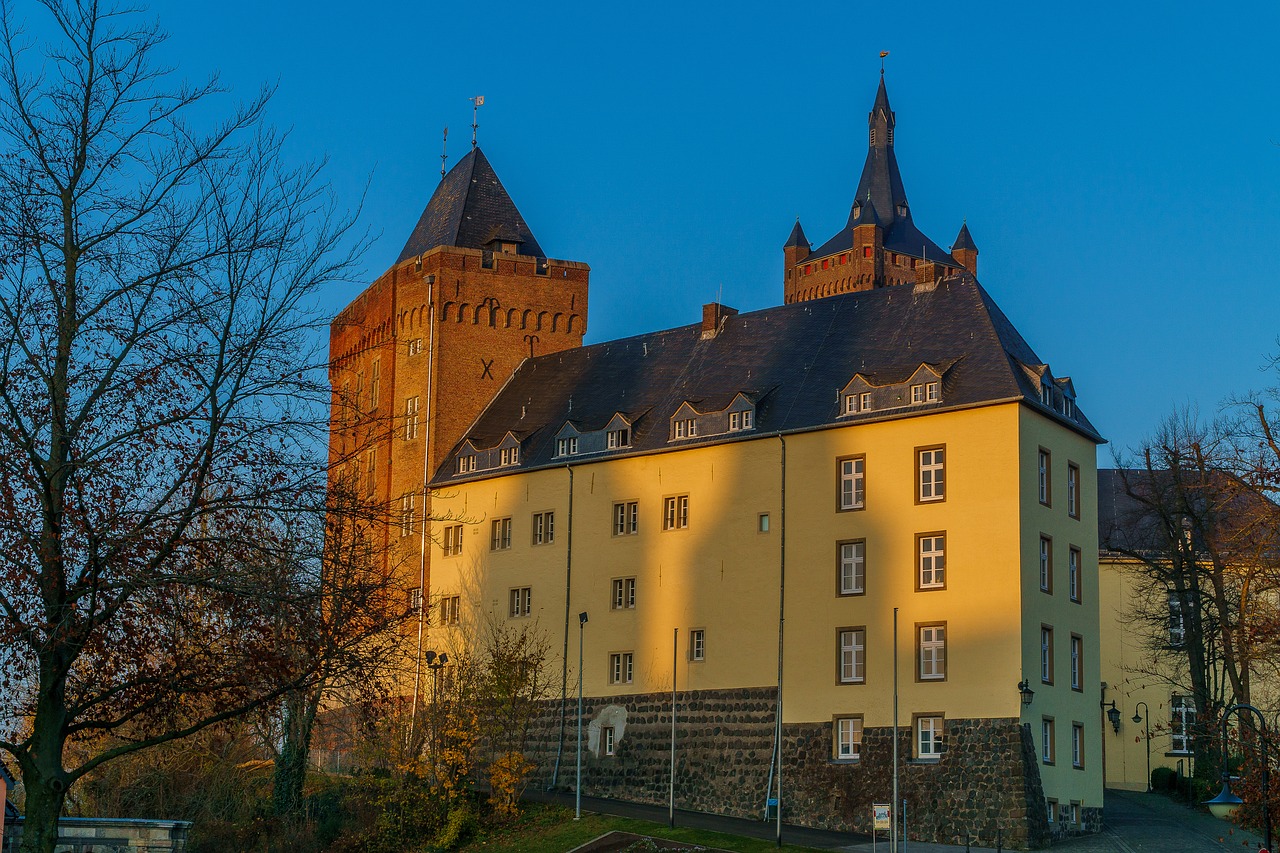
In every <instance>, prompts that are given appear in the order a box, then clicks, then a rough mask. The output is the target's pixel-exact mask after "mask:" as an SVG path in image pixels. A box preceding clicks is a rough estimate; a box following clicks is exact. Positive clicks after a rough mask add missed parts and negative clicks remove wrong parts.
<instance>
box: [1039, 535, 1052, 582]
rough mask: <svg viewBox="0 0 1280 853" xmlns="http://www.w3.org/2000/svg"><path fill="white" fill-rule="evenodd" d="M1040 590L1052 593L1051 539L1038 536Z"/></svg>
mask: <svg viewBox="0 0 1280 853" xmlns="http://www.w3.org/2000/svg"><path fill="white" fill-rule="evenodd" d="M1040 591H1041V592H1047V593H1049V594H1050V595H1052V594H1053V540H1052V539H1051V538H1049V537H1048V536H1043V535H1042V536H1041V537H1040Z"/></svg>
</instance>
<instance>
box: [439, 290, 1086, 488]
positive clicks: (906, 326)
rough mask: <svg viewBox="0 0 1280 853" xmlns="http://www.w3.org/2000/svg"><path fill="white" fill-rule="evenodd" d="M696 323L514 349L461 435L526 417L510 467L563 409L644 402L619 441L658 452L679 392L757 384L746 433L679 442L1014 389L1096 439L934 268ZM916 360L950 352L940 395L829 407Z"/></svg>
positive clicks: (1009, 340)
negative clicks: (514, 359) (857, 385)
mask: <svg viewBox="0 0 1280 853" xmlns="http://www.w3.org/2000/svg"><path fill="white" fill-rule="evenodd" d="M701 333H702V326H701V324H700V323H694V324H692V325H690V326H683V327H681V328H677V329H668V330H666V331H661V332H653V333H650V334H645V335H639V336H637V337H633V338H625V339H623V340H618V341H609V342H607V343H602V344H595V345H592V346H587V347H581V348H579V349H573V350H566V351H565V352H561V353H555V354H551V355H545V356H539V357H537V358H533V359H527V360H525V361H524V362H523V363H522V364H521V366H520V367H519V368H518V369H517V370H516V372H515V373H514V374H512V376H511V378H510V379H509V380H508V382H507V384H506V385H505V386H504V387H503V389H502V391H501V392H500V393H499V394H498V396H497V397H495V398H494V400H493V401H492V402H491V403H490V404H489V406H488V407H486V408H485V410H484V411H483V412H482V413H481V415H480V416H479V418H477V419H476V421H475V423H474V424H472V426H471V428H470V429H469V430H468V431H467V434H466V436H465V440H470V441H471V442H472V443H473V444H474V445H475V446H477V447H493V446H495V445H496V444H497V443H498V442H499V441H501V440H502V438H503V436H505V435H506V434H507V432H508V431H509V430H529V431H531V432H530V435H529V438H528V439H527V440H526V441H525V442H524V445H523V448H522V451H521V454H520V460H521V461H520V466H521V468H524V469H528V468H542V467H547V466H551V465H562V464H564V458H563V457H559V458H557V457H556V456H555V453H556V447H555V434H556V431H557V430H559V429H560V428H561V426H562V425H563V424H564V423H565V422H566V421H568V420H570V419H573V420H574V421H576V422H578V423H582V424H588V425H590V424H604V423H606V422H607V421H608V420H609V418H611V417H613V415H614V413H615V412H618V411H644V412H645V414H644V416H643V417H641V418H638V419H637V420H636V422H635V425H634V427H633V429H632V435H631V442H632V443H631V446H630V448H628V449H627V450H625V451H619V454H620V455H625V454H631V453H652V452H660V451H665V450H668V449H672V448H673V447H674V445H672V444H671V442H670V441H669V436H670V432H669V424H670V419H671V416H672V415H673V414H674V413H675V412H676V411H677V410H678V409H679V408H680V406H681V405H682V404H683V403H685V402H686V401H691V400H716V401H726V400H728V399H731V398H732V397H733V395H734V394H736V393H738V392H751V391H761V390H763V389H769V391H768V393H767V395H765V396H763V397H762V398H761V399H760V400H759V402H758V408H757V409H756V417H755V424H756V426H755V428H754V429H753V430H752V431H751V432H750V433H747V434H743V435H741V436H737V435H735V436H732V437H726V436H712V435H708V436H700V437H699V438H697V439H693V440H691V441H684V442H681V443H680V445H679V447H685V446H689V445H692V444H699V443H716V442H721V441H725V440H732V439H733V438H736V437H748V438H751V437H758V436H760V435H762V434H769V433H773V432H775V431H781V432H792V431H805V430H818V429H825V428H828V427H833V426H840V425H843V424H845V423H849V422H860V421H863V420H877V419H879V418H884V417H897V416H902V415H904V414H911V413H913V412H915V411H919V412H925V411H933V410H937V409H941V408H947V409H949V408H952V407H971V406H978V405H984V404H990V403H994V402H1007V401H1025V402H1026V404H1027V405H1029V406H1031V407H1033V408H1035V409H1036V411H1039V412H1041V413H1042V414H1044V415H1045V416H1046V417H1050V418H1053V419H1055V420H1057V421H1058V422H1060V423H1062V424H1064V425H1065V426H1067V427H1068V428H1070V429H1073V430H1075V431H1076V432H1078V433H1080V434H1082V435H1084V436H1086V437H1087V438H1090V439H1092V440H1094V441H1101V440H1102V439H1101V437H1100V436H1099V435H1098V433H1097V431H1096V430H1095V429H1094V427H1093V425H1092V424H1091V423H1090V422H1089V420H1088V419H1087V418H1086V417H1085V416H1084V414H1082V413H1080V412H1079V409H1077V410H1076V415H1075V417H1074V418H1069V417H1067V416H1065V415H1063V414H1062V413H1061V412H1055V411H1053V410H1051V409H1044V408H1043V407H1042V406H1041V405H1040V403H1039V397H1038V389H1037V387H1036V385H1035V383H1034V382H1033V381H1032V380H1031V378H1030V377H1028V376H1027V373H1026V371H1025V370H1023V369H1022V367H1021V364H1028V363H1036V362H1038V361H1039V359H1038V358H1037V357H1036V354H1035V353H1034V352H1033V351H1032V350H1031V348H1030V346H1028V345H1027V343H1026V341H1025V340H1023V338H1022V336H1021V335H1020V334H1018V332H1017V330H1016V329H1014V327H1013V325H1012V323H1010V322H1009V320H1008V318H1006V317H1005V315H1004V314H1003V313H1002V312H1001V311H1000V309H999V308H998V307H997V306H996V304H995V303H994V302H993V301H992V299H991V297H990V296H988V295H987V293H986V291H985V290H983V289H982V287H981V286H980V285H979V284H978V283H977V281H976V280H975V279H974V278H973V277H972V276H968V275H964V276H957V277H954V278H949V279H944V280H943V281H942V282H940V283H939V284H938V285H937V286H936V287H935V288H931V289H924V288H918V287H916V286H915V285H909V284H908V285H895V286H891V287H884V288H879V289H876V290H869V291H859V292H853V293H842V294H837V295H835V296H831V297H828V298H826V299H822V300H818V301H808V302H796V303H792V304H790V305H783V306H779V307H775V308H768V309H765V310H763V311H754V312H751V313H747V314H737V315H735V316H731V317H728V318H726V320H725V323H724V327H723V330H722V331H721V332H720V334H718V335H716V336H715V337H714V338H707V339H703V337H702V334H701ZM922 363H925V364H931V365H950V367H949V369H947V370H946V371H945V373H946V379H945V380H944V387H943V394H942V401H941V402H939V403H936V404H932V405H931V407H929V408H926V407H919V406H902V407H898V408H887V409H883V410H877V411H870V412H867V413H865V414H859V415H856V416H854V417H853V418H849V417H842V416H841V411H840V407H839V405H838V401H837V399H836V393H837V392H838V391H839V389H841V388H843V387H845V385H846V384H847V383H848V382H849V380H850V378H851V377H852V376H853V375H854V374H855V373H859V372H862V373H864V374H865V373H867V372H871V373H875V374H877V375H884V376H910V375H911V374H912V373H913V372H914V371H915V370H917V369H918V368H919V366H920V365H921V364H922ZM717 405H722V404H721V403H717ZM455 452H456V448H455ZM503 470H508V471H509V470H511V469H510V468H507V469H503ZM483 476H487V474H486V472H481V471H478V472H476V473H475V474H468V475H463V476H461V477H459V476H457V475H456V465H455V462H454V460H453V459H452V458H449V459H447V460H446V461H445V463H444V464H443V465H442V466H441V468H440V469H439V470H438V471H437V472H436V473H435V477H434V479H435V480H436V481H446V480H447V481H456V480H459V479H469V478H472V477H483Z"/></svg>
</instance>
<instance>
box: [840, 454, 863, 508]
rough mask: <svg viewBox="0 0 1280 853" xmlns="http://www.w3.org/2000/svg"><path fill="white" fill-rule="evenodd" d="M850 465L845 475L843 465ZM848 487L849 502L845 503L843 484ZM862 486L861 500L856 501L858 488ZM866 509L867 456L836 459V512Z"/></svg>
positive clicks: (855, 455) (854, 455) (856, 455)
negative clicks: (859, 466) (847, 484)
mask: <svg viewBox="0 0 1280 853" xmlns="http://www.w3.org/2000/svg"><path fill="white" fill-rule="evenodd" d="M859 463H861V466H862V470H861V472H859V471H858V464H859ZM846 464H848V465H850V466H851V467H850V471H849V473H848V474H846V473H845V470H844V467H845V465H846ZM846 482H848V483H849V484H850V485H849V502H848V503H847V504H846V503H845V483H846ZM859 483H861V486H862V489H861V491H862V499H861V500H859V499H858V491H859V490H858V486H859ZM866 508H867V456H866V454H865V453H857V454H853V455H850V456H839V457H836V512H858V511H860V510H864V509H866Z"/></svg>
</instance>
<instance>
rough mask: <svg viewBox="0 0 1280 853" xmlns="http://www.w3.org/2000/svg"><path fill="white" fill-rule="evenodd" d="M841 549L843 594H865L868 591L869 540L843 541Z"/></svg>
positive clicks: (841, 589)
mask: <svg viewBox="0 0 1280 853" xmlns="http://www.w3.org/2000/svg"><path fill="white" fill-rule="evenodd" d="M839 547H840V550H839V562H840V575H839V579H838V582H839V590H840V594H841V595H863V594H865V593H866V591H867V541H866V540H865V539H857V540H854V541H853V542H841V543H840V546H839Z"/></svg>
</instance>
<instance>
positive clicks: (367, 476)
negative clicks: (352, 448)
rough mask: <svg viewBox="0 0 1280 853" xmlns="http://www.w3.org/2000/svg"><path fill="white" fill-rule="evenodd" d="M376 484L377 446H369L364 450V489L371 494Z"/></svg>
mask: <svg viewBox="0 0 1280 853" xmlns="http://www.w3.org/2000/svg"><path fill="white" fill-rule="evenodd" d="M377 485H378V448H376V447H370V448H369V449H368V450H366V451H365V452H364V490H365V492H366V493H367V494H370V495H371V494H373V490H374V489H375V488H376V487H377Z"/></svg>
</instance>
